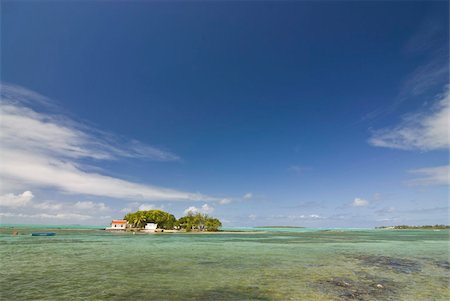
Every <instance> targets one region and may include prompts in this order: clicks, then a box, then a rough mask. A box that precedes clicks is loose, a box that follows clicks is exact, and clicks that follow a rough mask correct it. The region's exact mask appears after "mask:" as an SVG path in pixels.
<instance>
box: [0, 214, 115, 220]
mask: <svg viewBox="0 0 450 301" xmlns="http://www.w3.org/2000/svg"><path fill="white" fill-rule="evenodd" d="M0 217H13V218H27V219H28V218H36V219H60V220H64V221H68V220H69V221H70V220H76V221H84V220H89V219H94V218H95V219H97V218H101V219H111V217H110V216H103V217H94V216H91V215H86V214H78V213H56V214H48V213H34V214H26V213H14V212H0Z"/></svg>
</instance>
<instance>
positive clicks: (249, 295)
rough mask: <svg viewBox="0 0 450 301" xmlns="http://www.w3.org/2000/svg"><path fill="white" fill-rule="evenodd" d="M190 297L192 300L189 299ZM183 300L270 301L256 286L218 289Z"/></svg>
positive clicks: (185, 297) (186, 297)
mask: <svg viewBox="0 0 450 301" xmlns="http://www.w3.org/2000/svg"><path fill="white" fill-rule="evenodd" d="M191 297H192V298H191ZM183 299H185V300H186V299H189V300H190V299H192V300H198V301H210V300H217V301H222V300H223V301H225V300H226V301H233V300H235V301H243V300H258V301H270V300H271V299H270V298H269V297H267V295H266V294H264V292H262V291H261V290H260V289H259V287H257V286H245V287H228V286H227V287H218V288H213V289H210V290H205V291H202V292H200V293H199V294H195V296H184V297H183Z"/></svg>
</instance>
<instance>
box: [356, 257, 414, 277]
mask: <svg viewBox="0 0 450 301" xmlns="http://www.w3.org/2000/svg"><path fill="white" fill-rule="evenodd" d="M356 258H357V259H359V260H361V261H362V262H363V263H364V264H365V265H368V266H375V267H379V268H388V269H391V270H393V271H395V272H398V273H405V274H410V273H415V272H420V271H421V265H420V263H418V262H417V261H413V260H410V259H402V258H394V257H388V256H373V255H361V256H357V257H356Z"/></svg>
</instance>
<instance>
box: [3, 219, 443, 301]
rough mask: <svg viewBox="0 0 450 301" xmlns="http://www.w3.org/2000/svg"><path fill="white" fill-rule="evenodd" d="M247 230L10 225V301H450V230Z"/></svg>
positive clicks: (6, 252) (6, 272)
mask: <svg viewBox="0 0 450 301" xmlns="http://www.w3.org/2000/svg"><path fill="white" fill-rule="evenodd" d="M228 230H230V229H228ZM240 230H247V231H253V232H249V233H243V232H241V233H240V232H236V233H217V234H188V233H183V234H181V233H177V234H170V233H161V234H136V235H133V234H131V233H110V232H106V231H104V230H101V229H100V228H86V227H76V226H72V227H60V226H59V227H57V226H26V225H14V226H12V225H2V226H1V227H0V299H1V300H208V301H209V300H283V301H284V300H408V301H411V300H450V289H449V281H450V261H449V234H450V232H449V231H448V230H441V231H433V230H371V229H261V228H259V229H240ZM13 231H18V232H19V235H12V232H13ZM37 231H54V232H56V233H57V234H56V236H53V237H35V236H31V233H32V232H37Z"/></svg>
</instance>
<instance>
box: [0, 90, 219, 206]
mask: <svg viewBox="0 0 450 301" xmlns="http://www.w3.org/2000/svg"><path fill="white" fill-rule="evenodd" d="M1 97H2V98H1V120H2V122H1V129H0V138H1V140H2V143H1V145H0V148H1V153H2V158H1V161H0V177H1V178H2V180H5V181H7V182H11V183H16V185H17V183H21V184H22V186H24V187H30V186H32V187H44V188H54V189H57V190H60V191H63V192H65V193H71V194H83V195H93V196H106V197H113V198H121V199H134V200H146V199H151V200H161V201H163V200H189V201H193V200H216V201H217V200H218V199H214V198H211V197H208V196H205V195H202V194H200V193H189V192H183V191H178V190H174V189H166V188H161V187H156V186H151V185H147V184H141V183H136V182H130V181H126V180H123V179H119V178H116V177H111V176H106V175H102V174H101V173H99V172H91V171H87V170H93V169H95V166H86V165H84V166H83V165H82V164H81V162H82V161H80V160H81V159H83V158H90V159H95V160H116V159H118V158H120V157H133V158H148V159H153V160H163V161H168V160H178V159H179V157H178V156H177V155H174V154H172V153H170V152H166V151H163V150H160V149H157V148H154V147H151V146H148V145H145V144H142V143H140V142H138V141H128V142H127V143H124V141H122V140H123V139H120V138H118V137H116V136H114V135H112V134H109V133H105V132H102V131H100V130H98V129H95V128H93V127H89V126H86V125H84V124H81V123H78V122H76V121H73V120H72V119H69V118H67V117H66V116H62V115H57V114H50V113H48V112H45V113H44V112H42V111H39V110H37V109H36V108H35V107H36V106H37V105H41V106H42V105H44V108H48V105H49V104H51V103H52V102H51V100H49V99H48V98H46V97H44V96H41V95H39V94H37V93H35V92H33V91H29V90H27V89H25V88H22V87H18V86H12V85H8V84H2V90H1ZM94 162H95V161H94ZM16 188H17V187H16Z"/></svg>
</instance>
